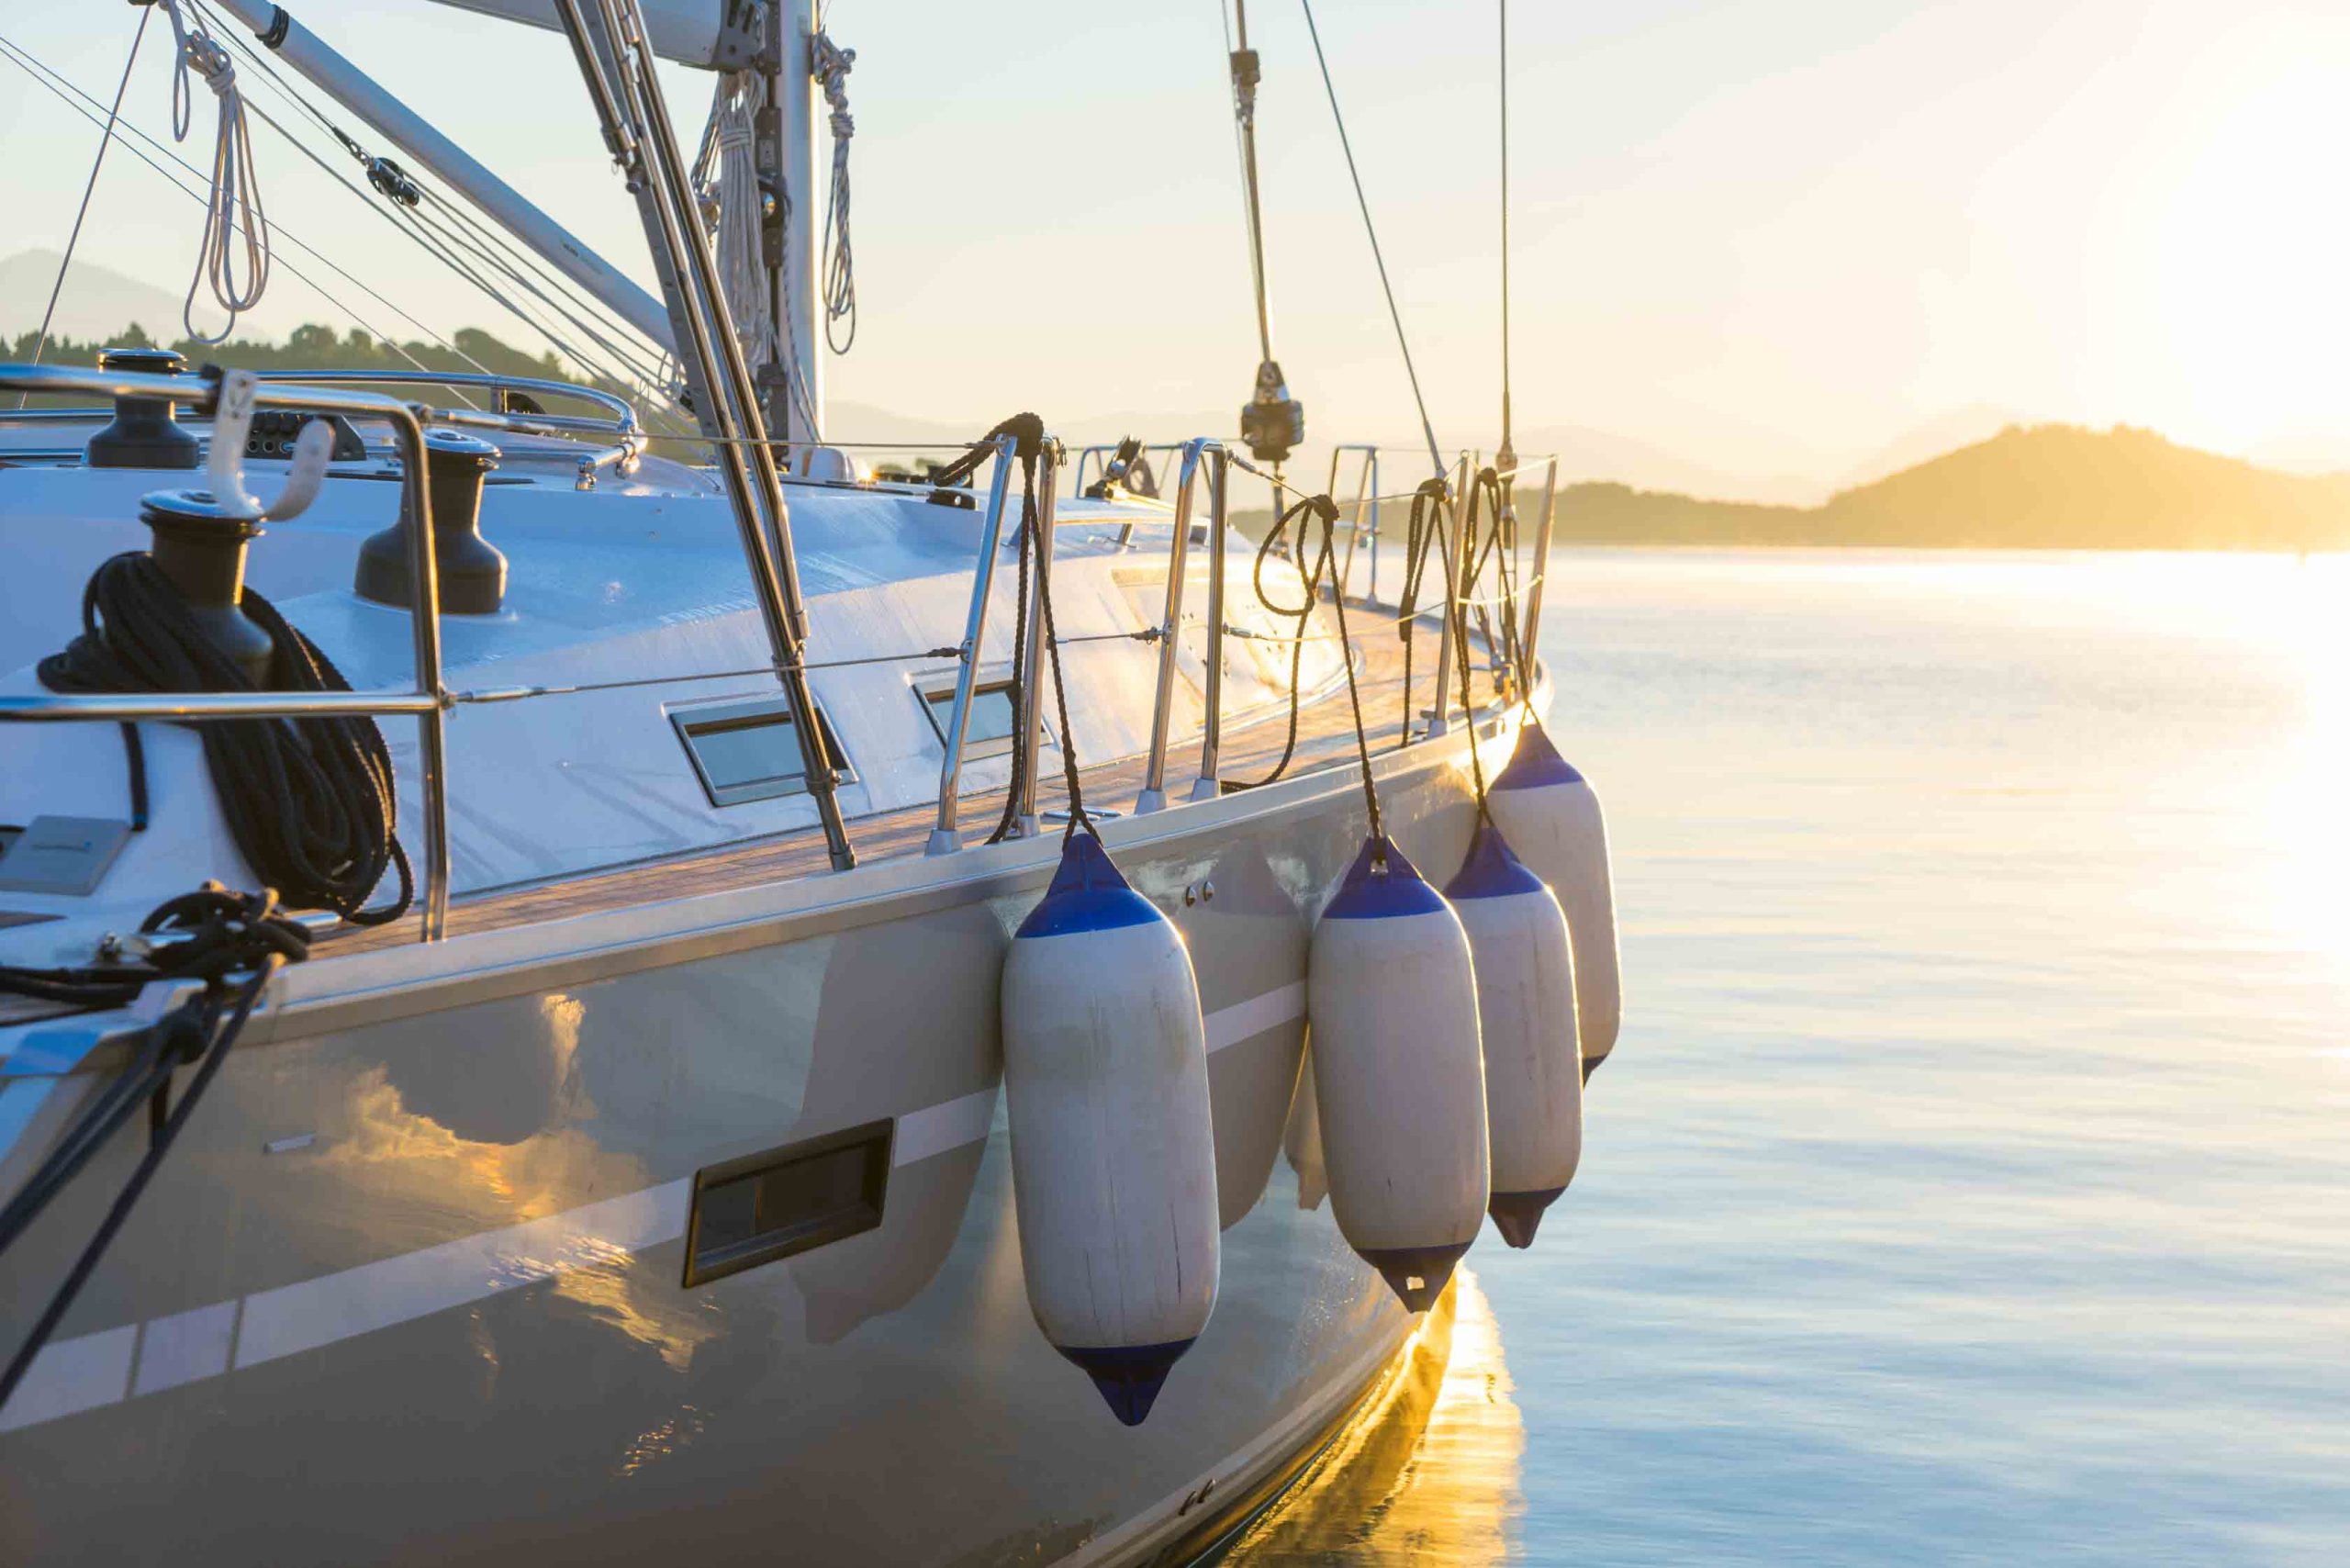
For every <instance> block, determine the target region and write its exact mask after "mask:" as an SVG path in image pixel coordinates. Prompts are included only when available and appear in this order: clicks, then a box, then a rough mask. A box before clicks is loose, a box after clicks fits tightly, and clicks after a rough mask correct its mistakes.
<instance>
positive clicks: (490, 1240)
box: [0, 982, 1305, 1432]
mask: <svg viewBox="0 0 2350 1568" xmlns="http://www.w3.org/2000/svg"><path fill="white" fill-rule="evenodd" d="M1304 1011H1305V987H1304V984H1303V983H1302V982H1301V983H1295V984H1291V985H1284V986H1280V987H1277V988H1275V989H1274V990H1272V991H1266V992H1265V993H1263V994H1262V995H1259V996H1252V997H1250V998H1248V1000H1247V1001H1245V1002H1235V1003H1233V1004H1232V1005H1231V1006H1229V1007H1224V1008H1219V1009H1217V1010H1216V1011H1215V1012H1214V1013H1211V1014H1208V1015H1207V1019H1206V1025H1207V1038H1208V1049H1209V1050H1211V1051H1216V1050H1221V1049H1223V1048H1225V1047H1227V1046H1233V1045H1237V1044H1239V1043H1241V1042H1242V1041H1244V1040H1248V1039H1251V1038H1254V1037H1255V1036H1258V1035H1260V1034H1262V1033H1264V1032H1265V1031H1266V1030H1268V1029H1270V1028H1273V1027H1275V1026H1277V1025H1281V1024H1286V1023H1289V1022H1291V1021H1292V1020H1293V1019H1295V1018H1297V1017H1298V1016H1300V1015H1301V1014H1304ZM11 1087H12V1088H15V1087H23V1085H12V1086H11ZM995 1104H996V1090H995V1088H994V1086H992V1085H990V1087H988V1088H986V1089H983V1090H980V1091H978V1092H974V1093H970V1094H964V1095H959V1096H957V1098H955V1099H952V1100H947V1101H943V1102H941V1103H938V1104H935V1105H925V1106H923V1108H922V1109H920V1110H918V1111H909V1112H907V1113H905V1114H902V1115H901V1116H899V1117H898V1118H897V1123H898V1125H897V1131H896V1137H895V1139H894V1148H893V1152H892V1155H891V1159H890V1163H891V1165H892V1166H894V1167H904V1166H907V1165H911V1164H912V1163H914V1162H915V1161H916V1160H920V1159H928V1158H930V1157H931V1156H932V1155H935V1154H944V1153H946V1151H947V1150H949V1149H954V1148H964V1147H966V1146H968V1145H969V1144H974V1143H978V1142H980V1141H981V1140H983V1139H984V1138H986V1137H987V1136H988V1128H989V1126H990V1124H991V1123H992V1122H993V1120H994V1117H995ZM692 1190H693V1183H692V1182H691V1181H689V1180H687V1179H683V1178H680V1179H679V1180H677V1181H675V1182H663V1183H662V1184H660V1185H659V1186H655V1187H647V1188H643V1189H642V1190H640V1191H638V1192H634V1193H624V1194H622V1195H621V1196H619V1197H615V1198H606V1199H603V1200H601V1201H600V1202H598V1203H593V1204H584V1205H582V1206H581V1207H579V1208H576V1209H567V1210H565V1211H564V1212H563V1213H561V1214H555V1215H547V1216H545V1217H544V1218H542V1219H534V1220H529V1221H526V1222H524V1223H523V1224H520V1225H513V1226H506V1227H505V1228H503V1229H500V1230H491V1231H484V1232H483V1233H481V1234H480V1235H477V1236H469V1237H464V1238H460V1239H458V1240H454V1241H444V1242H442V1243H440V1244H439V1245H437V1246H432V1247H427V1248H424V1249H421V1250H420V1251H415V1252H408V1253H403V1254H401V1255H399V1256H397V1257H394V1258H385V1259H380V1260H377V1261H375V1262H372V1263H362V1264H360V1265H359V1266H358V1267H356V1268H352V1269H345V1270H343V1271H341V1272H340V1273H334V1274H325V1275H321V1276H320V1277H319V1278H317V1279H313V1280H303V1281H301V1282H297V1283H295V1284H290V1285H281V1286H279V1287H277V1288H276V1289H274V1290H266V1291H258V1292H255V1293H254V1294H252V1295H248V1296H243V1297H241V1298H239V1299H237V1300H235V1301H227V1302H218V1303H215V1304H214V1305H209V1306H199V1307H195V1308H192V1309H190V1310H188V1311H186V1312H177V1313H173V1314H171V1315H170V1316H164V1317H156V1318H151V1319H149V1320H148V1321H147V1322H145V1323H144V1324H137V1323H129V1324H124V1325H123V1326H122V1327H118V1328H106V1329H101V1330H99V1331H98V1332H96V1333H94V1334H84V1335H80V1336H78V1337H76V1338H72V1339H62V1340H58V1341H56V1342H54V1343H52V1344H50V1345H48V1346H47V1347H45V1348H44V1349H43V1350H41V1353H40V1354H39V1356H38V1357H36V1358H35V1359H34V1361H33V1364H32V1366H31V1368H30V1369H29V1371H28V1373H27V1375H26V1377H25V1381H24V1382H23V1383H22V1384H20V1385H19V1386H18V1387H17V1392H16V1394H14V1395H13V1396H12V1397H11V1398H10V1399H9V1401H8V1404H7V1406H6V1408H4V1409H0V1432H13V1431H17V1430H19V1429H21V1428H26V1427H32V1426H38V1425H39V1424H40V1423H42V1422H44V1421H54V1420H59V1419H62V1417H67V1416H73V1415H78V1414H80V1413H81V1412H83V1411H84V1410H95V1409H96V1408H98V1407H100V1406H106V1405H115V1404H119V1403H120V1402H122V1401H123V1400H125V1399H129V1398H134V1397H136V1396H138V1395H140V1394H155V1393H160V1392H162V1390H164V1389H167V1388H177V1387H180V1386H181V1385H183V1384H185V1383H196V1382H199V1381H201V1380H203V1379H205V1378H210V1377H218V1376H221V1375H222V1374H224V1373H226V1372H229V1370H230V1368H231V1367H238V1368H242V1367H250V1366H256V1365H259V1364H260V1363H262V1362H263V1361H276V1360H278V1359H279V1358H281V1357H285V1356H291V1355H296V1354H298V1353H299V1352H301V1351H304V1350H317V1349H319V1348H321V1347H323V1346H327V1345H332V1344H337V1343H340V1342H341V1341H342V1340H345V1339H351V1338H357V1337H358V1336H360V1335H363V1334H368V1333H372V1332H374V1331H375V1330H376V1329H378V1328H389V1327H394V1326H396V1325H398V1324H402V1323H408V1322H412V1321H414V1320H415V1319H417V1318H420V1317H426V1316H431V1315H432V1314H433V1313H436V1312H444V1311H447V1310H448V1309H450V1308H451V1307H457V1306H465V1305H471V1304H473V1303H475V1302H477V1301H482V1300H485V1299H487V1297H490V1296H493V1295H497V1294H499V1293H500V1292H503V1291H509V1290H512V1289H514V1288H516V1287H517V1286H520V1285H530V1284H537V1283H538V1282H541V1281H543V1280H550V1279H553V1278H554V1277H555V1276H556V1275H558V1274H562V1273H565V1272H568V1271H571V1270H573V1269H578V1268H586V1267H592V1266H595V1265H598V1264H606V1263H611V1262H615V1261H617V1260H621V1259H624V1258H627V1257H629V1256H631V1255H632V1254H633V1253H637V1252H642V1251H643V1250H645V1249H648V1248H653V1247H658V1246H660V1245H662V1244H663V1243H665V1242H669V1241H675V1240H677V1239H678V1238H680V1237H682V1236H684V1235H685V1233H686V1213H687V1207H688V1202H689V1200H690V1198H691V1195H692Z"/></svg>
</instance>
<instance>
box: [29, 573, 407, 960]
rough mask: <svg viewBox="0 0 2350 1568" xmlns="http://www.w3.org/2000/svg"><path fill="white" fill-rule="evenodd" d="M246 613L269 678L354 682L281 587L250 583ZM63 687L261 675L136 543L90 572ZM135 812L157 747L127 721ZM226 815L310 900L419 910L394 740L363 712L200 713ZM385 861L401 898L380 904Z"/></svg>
mask: <svg viewBox="0 0 2350 1568" xmlns="http://www.w3.org/2000/svg"><path fill="white" fill-rule="evenodd" d="M242 604H243V609H244V612H245V615H246V617H247V618H248V619H250V620H251V621H252V622H253V623H254V624H255V625H257V626H259V627H260V628H261V629H262V630H263V632H265V633H268V634H269V639H270V642H271V644H273V645H274V652H273V654H272V655H271V658H270V667H269V673H268V676H267V683H268V684H267V689H270V690H275V691H348V690H350V689H351V683H350V682H349V681H346V680H345V679H343V678H342V673H341V671H340V670H338V669H336V668H335V667H334V665H333V664H332V662H331V661H330V660H329V659H328V658H327V656H326V655H324V654H322V653H320V652H319V649H318V646H317V644H313V643H312V642H311V641H310V640H309V639H308V637H305V636H304V635H302V633H300V632H299V631H297V629H296V628H295V627H294V626H293V625H291V624H290V623H289V622H287V621H286V620H285V617H284V616H282V615H280V614H279V613H278V612H277V610H276V609H275V608H274V607H273V606H272V605H271V604H270V602H269V600H267V599H263V597H262V596H261V595H260V594H258V593H255V592H254V591H253V590H252V589H251V588H247V589H246V590H245V591H244V597H243V600H242ZM39 675H40V681H41V684H42V685H43V686H46V687H48V688H49V689H50V690H52V691H64V692H124V691H241V692H250V691H255V690H259V689H261V688H257V687H255V686H254V685H253V683H252V681H251V680H250V679H248V678H246V676H245V672H244V671H243V670H242V669H241V667H239V666H238V665H237V663H236V661H235V660H234V659H231V658H230V657H229V655H227V654H225V653H223V652H222V651H221V650H220V649H219V648H218V647H216V646H215V645H214V644H213V643H212V641H211V639H210V638H208V637H207V636H206V635H205V633H204V631H203V628H201V627H200V626H198V625H197V624H196V620H195V618H194V617H193V616H192V615H190V614H189V612H188V607H187V601H186V600H185V599H183V598H182V597H181V595H180V592H179V590H178V589H177V588H174V587H173V586H172V582H171V579H170V578H168V577H165V576H164V575H163V569H162V567H161V566H157V565H156V564H155V562H154V560H153V559H152V558H151V557H150V556H148V555H145V554H140V553H139V552H137V551H132V552H129V553H127V554H120V555H117V556H114V557H113V558H112V559H110V560H107V561H106V562H104V563H102V564H101V565H100V566H99V567H98V569H97V570H96V571H95V572H94V573H92V574H91V577H90V581H89V586H88V587H87V588H84V590H83V593H82V634H81V635H80V636H78V637H76V638H74V639H73V642H72V643H70V644H67V645H66V647H65V650H64V651H63V652H62V653H57V654H52V655H50V656H49V657H48V658H45V659H43V660H41V662H40V666H39ZM122 728H123V733H124V736H125V750H126V752H127V754H128V756H129V767H130V790H131V805H132V813H133V816H134V819H135V820H136V822H137V823H144V821H145V817H146V759H145V756H144V752H143V750H142V748H141V747H140V744H139V735H138V730H137V727H136V726H135V725H131V724H125V725H123V726H122ZM196 730H197V732H198V734H201V735H202V737H203V740H204V757H205V761H206V763H207V766H208V767H209V768H210V770H211V774H212V782H213V787H214V790H216V792H217V793H218V797H219V801H220V811H221V814H222V815H223V816H224V817H225V818H226V819H227V820H228V823H229V834H230V836H232V837H233V838H234V839H235V840H236V843H237V848H238V850H239V852H240V853H241V854H242V855H243V856H244V857H245V863H246V864H247V865H248V866H250V867H251V868H252V872H253V875H254V876H256V877H258V878H259V879H262V880H263V881H264V882H266V883H267V884H268V885H269V886H271V887H273V888H274V889H276V890H278V893H279V896H281V897H282V898H283V899H284V900H285V902H286V903H287V904H289V905H291V906H292V907H294V908H297V909H327V910H332V911H333V912H334V913H336V914H339V915H341V917H342V918H343V919H345V920H347V921H350V922H351V923H352V924H355V925H381V924H385V923H386V922H388V921H393V920H397V919H398V918H399V917H400V916H401V915H403V914H405V913H408V906H409V904H410V902H412V901H413V899H414V897H415V878H414V874H413V873H412V872H411V871H410V869H409V868H408V853H407V851H406V850H404V849H403V848H402V847H401V846H400V842H399V839H398V837H397V834H396V833H395V828H396V826H397V823H398V818H399V807H398V801H397V796H396V794H395V792H394V786H393V778H392V760H391V753H390V751H389V750H388V749H386V746H385V745H384V736H383V733H382V732H381V731H380V730H378V729H377V728H376V727H375V721H374V720H372V719H369V718H367V717H365V716H364V715H355V714H354V715H348V716H342V717H316V718H313V717H307V716H306V717H302V718H293V719H285V718H278V719H228V720H218V721H214V722H206V723H201V724H198V725H197V726H196ZM386 870H393V871H397V874H398V878H399V897H398V899H397V901H396V902H394V903H393V904H392V905H391V906H390V907H388V908H385V909H379V910H375V911H370V910H368V909H367V908H366V907H365V904H366V900H367V898H368V896H369V895H370V894H371V893H373V892H374V891H375V889H376V887H377V886H378V885H379V884H380V883H381V882H382V881H383V879H384V874H385V872H386Z"/></svg>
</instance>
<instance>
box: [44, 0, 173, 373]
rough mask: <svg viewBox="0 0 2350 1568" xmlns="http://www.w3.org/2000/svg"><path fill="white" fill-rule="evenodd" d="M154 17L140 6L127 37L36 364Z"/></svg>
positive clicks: (67, 239) (53, 288) (52, 294)
mask: <svg viewBox="0 0 2350 1568" xmlns="http://www.w3.org/2000/svg"><path fill="white" fill-rule="evenodd" d="M154 15H155V12H154V8H153V7H151V6H141V7H140V11H139V26H138V28H137V29H136V30H134V31H133V32H132V33H131V35H130V52H129V54H127V55H125V56H123V61H122V80H121V81H119V82H117V83H116V84H115V89H114V105H113V106H112V107H110V108H108V109H107V110H106V130H105V132H104V134H102V135H101V136H100V137H99V138H98V155H97V156H96V157H95V158H94V159H92V160H91V162H90V179H89V183H88V184H86V185H84V186H83V187H82V205H81V206H80V207H76V208H75V209H74V211H73V232H72V233H71V234H69V235H67V236H66V237H65V254H63V255H62V256H60V257H59V258H58V259H57V281H56V282H55V283H53V284H50V286H49V305H48V307H47V308H44V309H43V310H42V311H41V313H40V335H39V337H38V338H36V339H35V340H34V342H33V359H32V362H33V364H39V363H40V356H41V354H42V353H44V352H45V351H46V350H47V349H48V347H49V324H50V321H51V320H52V319H55V317H56V315H57V297H58V296H59V295H61V294H62V293H64V292H65V274H67V273H68V272H69V271H71V270H72V268H73V251H74V247H75V246H77V245H79V244H80V243H81V242H82V220H83V219H84V218H87V217H89V216H90V197H91V196H94V195H95V194H96V192H97V188H98V171H99V170H101V169H103V168H105V167H106V149H107V148H109V147H112V146H113V145H114V127H115V122H116V121H117V120H118V119H120V118H122V95H123V93H124V92H125V91H126V90H127V89H128V88H129V86H130V68H131V67H132V66H133V65H135V64H137V63H138V61H139V40H140V39H143V38H145V37H146V36H147V23H148V21H149V19H150V18H151V17H153V16H154ZM30 397H31V394H30V393H28V392H19V393H17V408H19V409H21V408H23V407H24V406H25V403H26V400H27V399H28V398H30Z"/></svg>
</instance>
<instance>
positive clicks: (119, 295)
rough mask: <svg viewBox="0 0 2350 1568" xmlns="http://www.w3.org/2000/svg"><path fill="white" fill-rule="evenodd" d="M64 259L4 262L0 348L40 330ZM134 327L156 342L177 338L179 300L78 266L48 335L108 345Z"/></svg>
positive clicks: (49, 254)
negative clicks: (58, 268) (41, 317)
mask: <svg viewBox="0 0 2350 1568" xmlns="http://www.w3.org/2000/svg"><path fill="white" fill-rule="evenodd" d="M63 259H64V258H63V257H62V256H61V255H60V254H59V253H58V252H55V251H19V252H17V253H16V254H15V255H13V256H0V342H14V341H15V340H16V339H17V338H18V337H21V336H22V335H24V334H25V333H27V332H38V331H39V330H40V313H41V308H42V307H44V306H46V305H47V304H48V303H49V291H50V289H51V288H54V287H56V286H57V265H58V263H60V262H61V261H62V260H63ZM134 324H135V325H137V326H139V327H141V328H144V329H145V330H146V332H147V334H148V336H149V337H150V338H152V339H153V340H155V341H156V342H169V341H170V340H171V339H173V338H176V337H178V336H179V335H180V330H181V328H180V300H179V297H178V296H176V295H173V294H167V293H165V292H164V291H163V290H162V289H160V288H157V287H156V286H154V285H153V284H150V283H140V281H139V280H138V279H137V278H132V277H125V276H124V275H123V274H120V273H117V272H109V271H107V270H106V268H105V267H102V266H98V265H95V263H89V262H81V261H77V262H75V263H73V272H72V273H71V274H68V275H67V276H66V279H65V287H64V289H63V290H62V292H61V293H60V294H59V295H58V297H57V317H56V319H54V320H53V321H51V322H50V328H49V330H50V335H51V336H53V337H60V338H74V339H84V340H88V341H91V342H102V343H110V342H115V341H117V339H118V338H119V337H120V336H121V334H122V330H123V329H124V328H125V327H127V326H131V325H134Z"/></svg>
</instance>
